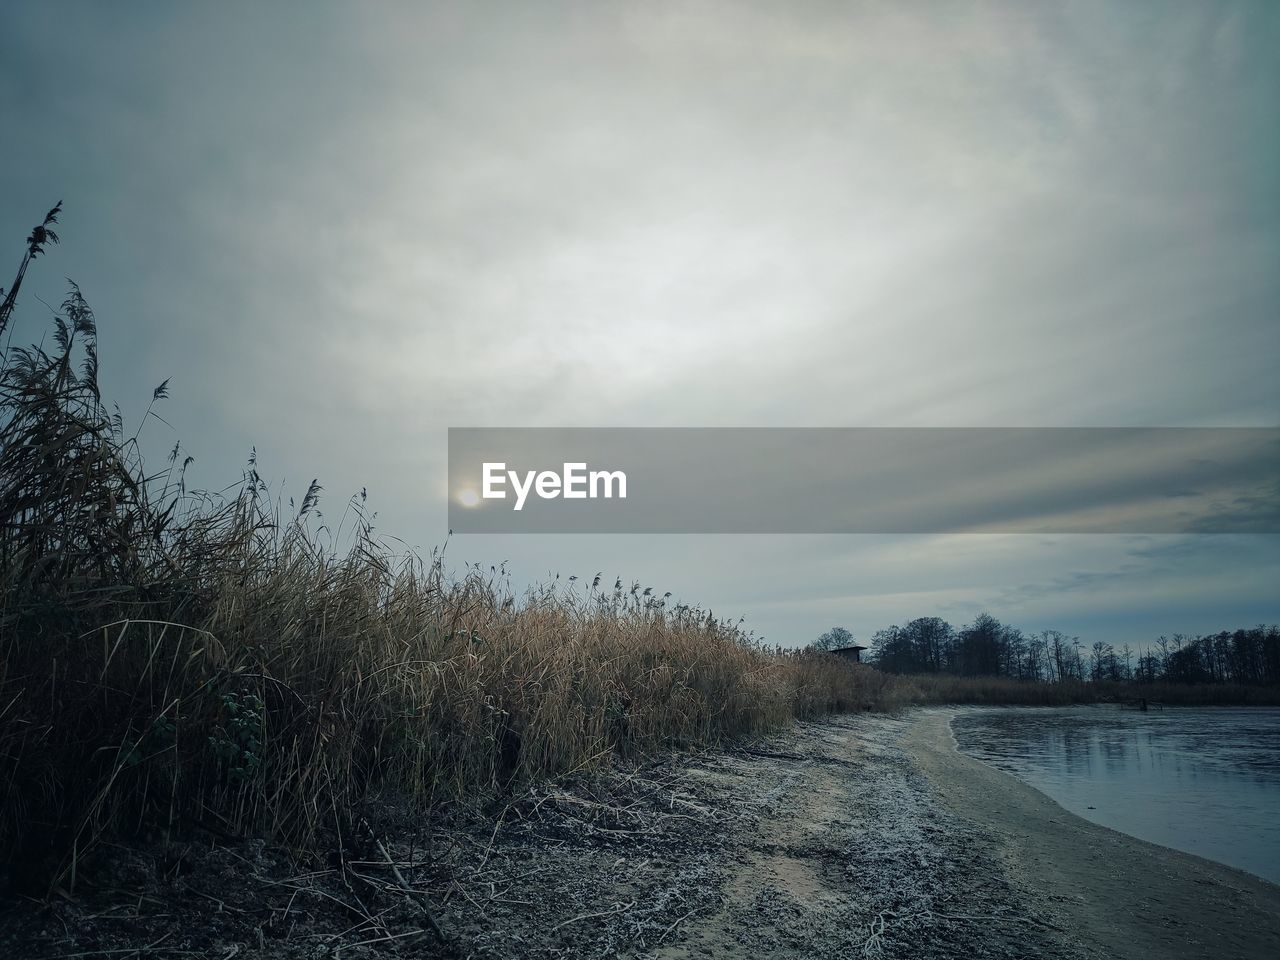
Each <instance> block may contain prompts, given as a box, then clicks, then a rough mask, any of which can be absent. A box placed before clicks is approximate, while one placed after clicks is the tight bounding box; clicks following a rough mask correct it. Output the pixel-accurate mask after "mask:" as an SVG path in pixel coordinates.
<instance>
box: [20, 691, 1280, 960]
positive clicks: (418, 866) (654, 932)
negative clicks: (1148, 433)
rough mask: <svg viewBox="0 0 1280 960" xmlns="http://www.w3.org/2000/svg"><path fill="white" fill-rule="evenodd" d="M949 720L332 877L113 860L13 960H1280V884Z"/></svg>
mask: <svg viewBox="0 0 1280 960" xmlns="http://www.w3.org/2000/svg"><path fill="white" fill-rule="evenodd" d="M953 713H954V710H951V709H946V708H923V709H913V710H911V711H909V712H907V713H906V714H903V715H901V716H891V715H884V714H857V715H843V716H836V717H832V718H828V719H824V720H820V721H811V722H799V723H796V724H795V725H794V727H793V728H792V729H790V730H788V731H786V732H783V733H779V734H776V735H772V736H767V737H762V738H759V739H756V740H752V741H750V742H739V743H736V744H732V745H729V746H727V747H726V748H724V749H721V750H707V751H701V752H694V753H684V754H670V755H668V756H666V757H663V758H661V759H658V760H654V761H652V762H648V763H644V764H640V765H638V766H633V767H630V768H619V769H618V770H615V771H614V772H613V773H611V774H608V775H604V776H600V777H594V778H581V779H576V780H569V781H562V782H559V783H542V784H538V785H535V786H533V787H530V788H529V789H528V790H527V791H525V792H523V793H521V794H519V795H516V796H511V797H508V798H506V799H505V800H504V801H502V802H500V803H499V804H498V806H497V807H496V808H490V809H488V810H483V809H476V810H473V811H471V812H470V813H469V814H465V815H464V814H463V813H462V812H455V814H454V815H451V816H444V815H442V817H441V819H440V820H439V822H433V823H431V824H430V825H423V824H422V823H420V822H414V821H412V820H409V819H406V817H405V814H404V813H403V810H402V809H399V808H397V807H396V806H395V804H394V803H390V804H388V806H387V807H386V809H385V810H384V811H383V812H382V814H381V815H380V816H378V815H374V814H373V813H371V815H370V816H371V820H372V822H373V824H374V827H375V829H376V836H373V837H372V839H368V838H366V839H364V840H361V841H360V842H361V843H362V844H363V850H362V849H360V847H356V848H353V849H348V850H347V852H346V854H345V859H343V860H338V861H337V862H335V860H334V859H331V860H329V861H328V862H325V861H320V862H314V861H313V862H303V861H300V860H298V859H296V858H294V857H293V856H292V855H290V854H289V853H288V852H287V851H284V850H282V849H280V848H275V847H271V846H269V845H267V844H264V843H263V842H262V841H261V840H256V841H255V840H247V841H242V842H239V843H225V842H220V843H211V842H209V840H208V839H207V838H206V839H205V840H204V841H203V842H199V841H196V840H194V839H193V840H188V841H184V842H183V843H181V844H167V845H164V846H162V847H153V848H147V847H116V848H114V851H113V853H112V856H111V857H110V858H108V859H107V860H106V862H104V863H101V864H99V865H98V866H97V868H96V872H95V874H94V875H93V876H92V878H86V879H92V880H93V883H92V885H88V884H87V885H86V890H85V892H84V893H83V894H82V895H78V896H77V897H76V898H74V899H65V900H64V899H55V900H53V901H51V902H50V903H37V902H35V901H28V900H16V901H12V900H11V901H9V902H7V903H4V904H3V906H2V907H0V955H5V956H21V957H30V958H33V960H36V958H41V960H43V958H49V960H52V958H55V957H66V956H69V955H76V956H78V957H95V956H103V957H108V956H109V957H113V958H114V957H118V956H128V955H129V954H130V953H131V952H135V951H136V952H138V953H139V955H144V956H147V957H148V958H149V960H166V958H170V957H172V958H175V960H176V958H178V957H190V956H192V955H197V956H212V957H218V958H231V957H235V958H236V960H268V958H270V960H303V958H306V960H312V958H315V957H319V956H326V957H339V956H340V957H342V958H345V960H359V958H368V960H385V958H393V957H447V958H462V957H473V958H477V960H479V958H489V960H505V958H515V957H519V958H522V960H526V958H527V960H563V958H565V957H579V956H582V957H588V956H621V957H630V958H635V960H702V958H709V957H719V956H724V957H730V958H736V957H741V958H753V960H754V958H761V960H802V958H804V960H809V958H813V960H836V958H847V957H849V956H856V957H862V958H871V960H876V958H902V960H907V958H911V960H917V958H936V960H946V958H963V960H979V958H1009V960H1013V958H1025V957H1037V958H1054V960H1101V958H1113V957H1119V958H1131V957H1132V958H1137V957H1153V956H1155V957H1161V958H1170V960H1189V958H1202V957H1203V958H1209V957H1212V958H1215V960H1217V958H1224V960H1225V958H1254V957H1258V958H1261V957H1272V956H1280V887H1276V886H1274V885H1271V884H1269V883H1267V882H1266V881H1263V880H1259V879H1257V878H1254V877H1252V876H1251V875H1249V874H1245V873H1242V872H1240V871H1237V870H1234V869H1232V868H1230V867H1224V866H1221V865H1218V864H1215V863H1211V862H1210V861H1206V860H1201V859H1200V858H1198V857H1195V856H1192V855H1190V854H1183V853H1179V852H1177V851H1173V850H1169V849H1167V848H1164V847H1158V846H1156V845H1154V844H1150V843H1146V842H1145V841H1141V840H1137V839H1134V838H1132V837H1128V836H1127V835H1124V834H1120V833H1117V832H1115V831H1113V830H1109V829H1108V828H1105V827H1100V826H1097V825H1095V824H1092V823H1090V822H1088V821H1086V820H1083V819H1081V818H1079V817H1076V816H1075V815H1074V814H1070V813H1068V812H1067V811H1066V810H1064V809H1063V808H1061V807H1059V806H1058V805H1057V804H1056V803H1055V802H1054V801H1052V800H1051V799H1049V798H1048V797H1047V796H1045V795H1044V794H1042V793H1040V792H1039V791H1036V790H1035V789H1034V788H1031V787H1029V786H1027V785H1025V784H1023V783H1022V782H1021V781H1019V780H1017V779H1016V778H1014V777H1012V776H1010V775H1008V774H1006V773H1003V772H1001V771H998V770H996V769H994V768H992V767H988V766H986V765H985V764H983V763H981V762H980V761H978V760H974V759H972V758H969V757H966V756H965V755H963V754H961V753H959V752H958V751H957V750H956V749H955V743H954V739H953V738H952V735H951V729H950V717H951V716H952V714H953ZM378 838H385V846H383V845H382V844H381V843H380V842H379V841H378ZM393 866H394V868H395V869H394V870H392V869H391V868H392V867H393ZM424 907H425V908H427V909H428V910H429V911H430V914H431V918H432V920H434V921H436V922H438V924H439V927H440V928H441V930H442V931H443V933H444V936H445V941H444V942H440V941H437V940H436V938H435V937H434V935H433V933H432V931H431V929H430V924H429V922H428V920H427V916H426V914H424Z"/></svg>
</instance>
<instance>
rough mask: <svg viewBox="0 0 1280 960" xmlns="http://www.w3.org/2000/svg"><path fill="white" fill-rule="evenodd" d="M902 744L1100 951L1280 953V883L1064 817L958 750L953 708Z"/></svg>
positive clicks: (1026, 883) (1030, 886)
mask: <svg viewBox="0 0 1280 960" xmlns="http://www.w3.org/2000/svg"><path fill="white" fill-rule="evenodd" d="M902 745H903V747H904V749H906V750H907V752H908V753H909V754H910V755H911V756H912V757H913V758H914V759H915V761H916V762H917V763H918V764H919V767H920V769H921V770H922V771H923V772H924V774H925V775H926V776H927V777H928V778H929V780H930V782H931V783H932V784H933V785H934V786H935V787H936V789H937V790H938V791H939V793H941V794H942V795H943V796H944V797H945V801H946V804H947V806H948V807H949V808H950V809H951V810H953V811H954V812H955V813H957V814H958V815H960V816H961V817H963V818H964V819H965V820H967V821H969V822H971V823H973V824H975V825H977V826H978V827H979V828H980V829H983V830H986V831H989V832H990V833H992V834H993V835H994V836H996V837H997V838H998V844H997V848H996V853H997V856H998V858H999V860H1000V862H1001V863H1002V864H1003V866H1004V868H1005V870H1006V873H1007V876H1008V877H1009V878H1010V879H1011V881H1012V882H1013V883H1014V884H1015V885H1016V886H1018V887H1019V888H1020V889H1022V890H1025V891H1027V893H1028V894H1029V895H1030V896H1031V897H1032V898H1034V900H1036V901H1037V902H1039V903H1041V904H1043V905H1045V907H1046V909H1047V910H1048V911H1049V912H1051V913H1052V914H1054V915H1055V916H1057V917H1058V920H1059V925H1061V926H1063V927H1064V928H1068V929H1071V930H1072V931H1073V932H1074V933H1075V934H1076V935H1077V936H1078V937H1079V938H1080V939H1081V941H1083V942H1084V943H1085V944H1090V945H1093V946H1095V947H1096V948H1097V949H1098V952H1100V953H1102V954H1104V955H1110V956H1114V957H1119V958H1129V957H1134V958H1138V957H1168V958H1184V957H1185V958H1191V957H1204V958H1213V960H1223V958H1229V957H1260V958H1262V957H1265V958H1275V957H1280V887H1277V886H1275V885H1273V884H1269V883H1266V882H1265V881H1262V880H1259V879H1257V878H1255V877H1253V876H1251V875H1249V874H1246V873H1242V872H1240V871H1238V870H1234V869H1231V868H1230V867H1225V866H1221V865H1219V864H1216V863H1212V862H1210V861H1208V860H1203V859H1201V858H1199V857H1195V856H1191V855H1189V854H1185V853H1180V852H1177V851H1174V850H1170V849H1168V848H1166V847H1161V846H1157V845H1155V844H1151V843H1146V842H1145V841H1142V840H1137V839H1134V838H1133V837H1129V836H1127V835H1125V834H1122V833H1117V832H1116V831H1114V830H1109V829H1106V828H1105V827H1099V826H1097V825H1095V824H1092V823H1089V822H1088V821H1087V820H1084V819H1082V818H1080V817H1077V816H1075V815H1074V814H1072V813H1069V812H1067V811H1066V810H1064V809H1063V808H1062V807H1060V806H1058V805H1057V804H1056V803H1055V802H1054V801H1052V800H1050V799H1049V798H1048V797H1047V796H1045V795H1044V794H1042V793H1040V792H1039V791H1038V790H1035V789H1033V788H1031V787H1028V786H1026V785H1025V784H1023V783H1021V782H1020V781H1019V780H1017V779H1015V778H1014V777H1011V776H1009V775H1007V774H1005V773H1002V772H1000V771H998V770H995V769H993V768H992V767H989V766H987V765H986V764H984V763H981V762H979V761H977V760H974V759H972V758H970V757H967V756H964V755H963V754H960V753H958V752H957V751H956V749H955V741H954V739H953V737H952V736H951V731H950V712H947V711H936V712H935V711H925V712H922V713H920V714H917V715H916V718H915V720H914V722H913V724H912V727H911V729H910V730H909V731H908V732H907V734H906V735H905V736H904V738H903V741H902Z"/></svg>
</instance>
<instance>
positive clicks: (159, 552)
mask: <svg viewBox="0 0 1280 960" xmlns="http://www.w3.org/2000/svg"><path fill="white" fill-rule="evenodd" d="M56 213H57V209H56V208H55V210H54V211H53V212H51V214H50V217H49V218H47V219H46V221H45V224H44V227H43V229H44V230H45V231H46V232H45V233H43V234H41V233H39V232H38V231H39V230H40V229H41V228H37V231H33V234H32V237H30V238H28V251H27V257H26V258H25V259H24V261H23V265H22V269H21V271H20V273H19V278H21V276H22V274H23V273H25V270H26V266H27V264H28V263H29V262H30V260H31V259H33V258H34V256H36V255H38V254H39V253H40V252H41V251H42V249H43V244H45V243H47V242H49V241H50V239H54V240H56V237H54V236H52V235H51V234H50V233H49V232H48V229H49V226H50V224H51V223H53V222H55V221H56ZM13 292H15V290H14V289H11V293H13ZM11 299H12V298H6V301H5V305H6V313H5V317H4V319H5V321H6V322H7V321H8V319H9V316H8V314H9V313H10V312H11V310H12V303H11ZM55 327H56V329H55V330H54V336H53V340H52V344H51V347H50V348H49V349H48V350H46V349H44V348H38V347H32V348H27V349H15V350H11V351H9V352H8V354H7V355H6V356H5V358H4V369H3V374H2V376H0V590H2V591H3V606H2V607H0V861H3V862H5V863H8V864H9V865H10V869H11V873H12V875H13V877H14V878H15V880H17V881H18V882H19V884H20V885H21V886H23V887H25V888H26V889H29V890H35V891H39V890H48V889H50V888H52V887H55V886H59V885H61V886H63V887H64V888H65V887H70V886H73V885H74V883H75V879H76V874H77V871H78V870H79V869H80V868H81V865H82V864H83V861H84V858H85V857H86V856H88V855H90V854H91V853H92V851H93V850H94V848H95V846H96V845H97V844H98V843H99V841H100V840H101V839H102V838H104V837H107V836H119V835H126V836H128V835H138V834H149V833H154V832H156V831H161V832H165V833H170V834H172V833H177V832H181V831H184V830H188V829H190V828H191V827H193V826H196V825H198V826H200V827H202V828H204V829H206V830H211V831H214V832H216V833H219V834H225V835H231V836H241V835H246V834H254V835H261V836H267V837H270V838H274V839H276V840H279V841H281V842H285V843H289V844H292V845H294V846H295V847H298V848H304V849H305V848H308V847H314V846H315V845H316V844H317V843H318V842H320V841H321V840H322V839H324V838H326V837H329V836H331V835H332V834H334V833H339V834H340V833H342V832H344V831H347V830H349V829H350V825H351V821H352V818H353V817H354V816H355V814H356V812H357V811H358V810H359V809H360V806H361V804H362V803H363V802H364V801H366V800H367V799H368V798H370V797H371V796H373V795H378V794H382V795H394V796H395V797H396V798H397V799H398V800H399V801H400V802H402V803H404V804H407V805H409V806H410V807H411V808H415V809H420V810H424V811H426V810H429V809H431V808H432V807H433V806H434V805H436V804H438V803H442V802H459V801H470V802H483V801H484V800H486V799H488V798H492V797H495V796H498V795H500V794H502V793H503V792H506V791H510V790H512V789H515V788H517V787H518V786H519V785H520V784H522V783H525V782H528V781H530V780H533V779H537V778H544V777H551V776H557V775H562V774H566V773H569V772H573V771H581V770H589V769H593V768H600V767H602V766H605V765H607V764H609V763H611V762H613V761H614V760H616V759H618V758H635V757H641V756H644V755H647V754H650V753H652V752H653V751H656V750H660V749H663V748H666V747H670V746H673V745H697V744H714V743H718V742H721V741H724V740H726V739H727V738H731V737H737V736H741V735H744V734H751V733H755V732H758V731H763V730H769V729H772V728H775V727H777V726H779V725H781V724H784V723H786V722H788V721H789V720H790V719H791V718H792V717H795V716H815V715H819V714H822V713H824V712H827V711H833V710H852V709H869V708H872V707H880V706H885V705H886V704H888V703H889V702H890V701H891V700H892V698H893V697H894V696H895V689H896V688H895V686H894V685H893V683H892V682H891V681H889V680H887V679H886V678H884V677H881V676H880V675H879V674H877V673H875V672H874V671H871V670H869V669H867V668H864V667H859V666H855V665H850V664H845V663H842V662H838V661H835V660H834V659H833V658H829V657H826V656H824V655H820V654H810V653H783V652H781V651H776V650H775V651H769V650H765V649H763V648H762V647H760V646H759V645H758V644H756V643H754V642H753V641H752V639H751V638H750V637H748V636H744V635H743V634H742V633H741V632H740V631H739V630H738V629H737V628H736V627H735V626H733V625H731V624H728V623H726V622H724V621H721V620H717V619H715V618H713V617H712V616H711V615H710V614H708V613H706V612H704V611H701V610H696V609H690V608H687V607H677V608H674V609H673V608H670V607H669V606H668V603H667V601H666V600H665V599H658V598H655V597H653V596H652V595H650V594H649V592H648V591H645V592H643V593H642V592H640V591H639V590H638V589H636V588H632V589H631V590H624V589H623V588H622V586H621V584H620V583H618V584H617V585H615V587H614V588H613V589H612V590H609V589H603V590H602V589H601V588H600V583H599V578H597V579H596V581H595V582H594V583H592V584H591V585H590V586H589V587H586V588H584V589H582V590H577V591H571V590H565V589H564V588H563V587H562V586H561V585H560V584H558V583H552V584H550V585H546V586H544V587H541V588H538V589H536V590H534V591H532V592H529V593H527V594H524V595H520V596H517V595H515V594H514V593H513V592H512V591H511V589H510V588H509V586H508V585H507V581H506V580H505V579H504V577H503V576H502V575H501V573H500V572H498V571H494V572H493V573H491V574H489V575H485V574H482V573H481V572H480V571H479V570H470V571H469V572H467V573H466V574H465V575H463V576H461V577H458V578H451V577H449V576H448V575H446V572H445V568H444V565H443V563H442V560H441V557H440V556H439V555H433V556H431V557H428V558H421V559H420V558H416V557H403V556H397V555H396V554H395V553H394V552H392V551H390V550H388V549H386V548H384V547H383V546H382V545H381V544H380V543H379V542H378V541H377V540H376V539H375V538H374V537H373V535H372V533H371V530H370V528H369V526H368V524H367V523H365V522H364V514H363V502H362V500H360V499H357V500H355V501H354V502H353V504H352V514H351V515H352V517H353V518H354V527H353V533H352V535H351V537H350V539H349V541H348V542H349V543H350V546H349V548H347V549H344V550H341V551H339V550H336V549H334V548H333V547H332V546H330V545H328V544H329V541H328V540H325V539H322V538H321V537H319V536H317V535H316V534H315V529H316V528H315V527H314V526H313V524H312V519H313V517H312V514H313V511H314V508H315V505H316V502H317V500H318V497H319V495H320V488H319V487H318V485H316V484H314V483H313V484H312V487H311V488H310V489H309V490H308V492H307V495H306V496H305V497H304V499H303V501H302V503H301V504H300V506H299V507H298V508H297V510H296V511H292V510H291V511H290V512H289V514H287V515H286V514H284V513H283V511H282V509H281V507H280V505H279V504H275V503H272V502H271V501H270V499H269V498H268V497H267V496H266V493H265V487H264V485H263V483H262V481H261V480H260V478H259V477H258V475H257V473H256V467H255V466H254V464H253V463H252V462H251V463H250V465H249V468H248V469H247V470H246V471H245V474H244V481H243V483H242V484H241V485H240V487H239V488H238V489H237V490H235V491H233V492H232V493H231V494H230V495H228V496H226V497H211V496H207V495H203V494H194V493H190V492H188V491H187V489H186V485H185V480H184V477H183V474H184V471H185V468H186V465H187V463H189V460H187V459H186V458H183V457H182V456H181V453H180V450H179V449H178V448H177V447H175V448H174V450H173V453H172V455H171V456H170V458H169V461H168V463H167V464H166V465H165V467H164V468H163V469H161V470H160V471H158V472H154V473H149V472H148V471H147V470H146V469H145V467H144V464H143V462H142V458H141V455H140V453H139V445H138V435H137V433H136V432H135V433H132V434H130V433H129V432H127V430H126V429H125V426H124V423H123V421H122V419H121V417H120V416H119V414H118V413H113V412H111V411H110V410H109V408H108V407H107V406H106V404H105V403H104V401H103V399H102V397H101V395H100V391H99V388H98V382H97V379H98V359H97V356H98V355H97V325H96V320H95V317H94V315H93V312H92V310H91V309H90V308H89V306H88V304H87V303H86V302H85V299H84V298H83V297H82V296H81V294H80V291H79V290H78V289H76V288H74V287H73V288H72V289H71V292H70V294H69V295H68V297H67V300H66V302H65V303H64V304H63V305H62V312H61V315H60V316H59V317H58V318H57V320H56V322H55ZM165 395H166V388H165V385H161V386H160V387H158V388H157V389H156V390H155V391H154V393H153V396H152V398H151V400H152V403H153V404H155V403H159V402H161V401H162V400H163V399H164V397H165ZM149 414H150V411H148V415H149ZM144 420H145V418H144Z"/></svg>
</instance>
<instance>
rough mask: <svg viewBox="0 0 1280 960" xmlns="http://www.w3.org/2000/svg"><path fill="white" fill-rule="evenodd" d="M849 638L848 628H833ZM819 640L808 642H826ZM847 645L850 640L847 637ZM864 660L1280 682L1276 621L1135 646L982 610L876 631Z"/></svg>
mask: <svg viewBox="0 0 1280 960" xmlns="http://www.w3.org/2000/svg"><path fill="white" fill-rule="evenodd" d="M836 631H839V633H840V635H841V636H842V637H848V636H849V634H848V632H847V631H844V630H841V629H840V628H836V630H833V631H832V632H831V634H826V635H824V638H823V639H825V638H827V637H830V636H831V635H832V634H835V633H836ZM823 639H820V640H819V641H818V643H817V644H815V646H819V647H822V646H826V644H824V643H823ZM849 640H850V642H852V638H851V637H850V638H849ZM868 661H869V662H870V663H873V664H874V665H876V666H878V667H879V668H880V669H881V670H884V671H885V672H887V673H912V674H920V673H937V674H951V675H954V676H999V677H1010V678H1014V679H1019V680H1030V681H1041V682H1049V683H1054V682H1063V681H1076V682H1079V681H1084V680H1090V681H1096V682H1101V681H1113V682H1124V681H1132V682H1137V683H1238V684H1272V683H1280V626H1276V625H1270V626H1268V625H1265V624H1264V625H1261V626H1257V627H1253V628H1251V629H1248V630H1233V631H1227V630H1224V631H1222V632H1221V633H1214V634H1209V635H1205V636H1195V637H1189V636H1184V635H1182V634H1174V636H1173V637H1171V638H1170V637H1160V638H1159V639H1157V640H1155V641H1154V642H1153V643H1151V644H1149V645H1145V646H1141V647H1134V646H1131V645H1129V644H1125V645H1124V646H1122V647H1119V648H1117V647H1115V646H1114V645H1112V644H1109V643H1103V642H1101V641H1098V642H1095V643H1093V644H1092V645H1089V646H1086V645H1085V644H1082V643H1081V642H1080V638H1079V637H1069V636H1067V635H1065V634H1063V633H1060V632H1058V631H1056V630H1045V631H1043V632H1042V633H1038V634H1027V633H1023V632H1022V631H1021V630H1019V629H1018V628H1017V627H1013V626H1009V625H1007V624H1003V623H1001V622H1000V621H999V620H997V619H996V618H995V617H993V616H991V615H989V614H985V613H984V614H982V615H981V616H979V617H978V618H977V619H976V620H974V621H973V623H972V624H970V625H968V626H966V627H962V628H960V629H958V630H957V629H956V628H955V627H953V626H952V625H951V624H949V623H947V622H946V621H945V620H942V619H940V618H938V617H920V618H919V619H916V620H912V621H911V622H910V623H908V624H906V625H905V626H901V627H900V626H896V625H895V626H892V627H888V628H887V629H884V630H880V631H879V632H877V633H876V634H875V636H873V637H872V638H871V650H870V656H869V657H868Z"/></svg>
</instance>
